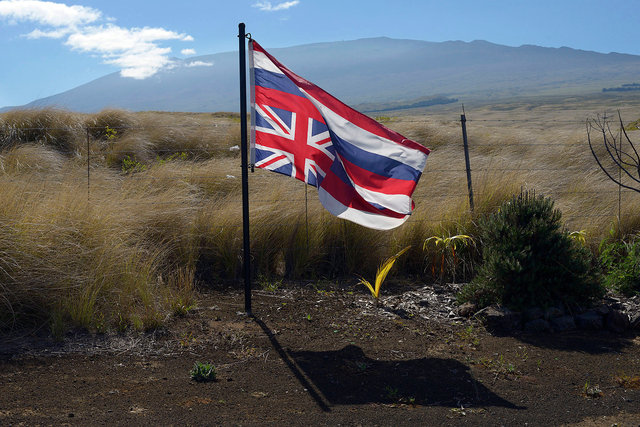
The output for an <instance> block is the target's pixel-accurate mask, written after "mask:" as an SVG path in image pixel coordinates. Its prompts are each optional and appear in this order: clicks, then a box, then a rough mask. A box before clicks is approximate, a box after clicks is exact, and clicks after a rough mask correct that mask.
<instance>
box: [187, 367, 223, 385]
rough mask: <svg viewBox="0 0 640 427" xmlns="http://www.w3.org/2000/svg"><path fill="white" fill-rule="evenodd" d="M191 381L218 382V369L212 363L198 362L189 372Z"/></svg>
mask: <svg viewBox="0 0 640 427" xmlns="http://www.w3.org/2000/svg"><path fill="white" fill-rule="evenodd" d="M189 373H190V375H191V379H192V380H195V381H198V382H207V381H215V380H216V375H217V372H216V368H215V367H214V366H213V365H212V364H211V363H202V362H196V363H194V364H193V368H191V371H190V372H189Z"/></svg>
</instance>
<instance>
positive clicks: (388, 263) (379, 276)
mask: <svg viewBox="0 0 640 427" xmlns="http://www.w3.org/2000/svg"><path fill="white" fill-rule="evenodd" d="M410 248H411V246H407V247H406V248H404V249H402V250H401V251H400V252H398V253H397V254H395V255H394V256H392V257H390V258H388V259H387V260H385V261H384V262H383V263H382V264H380V267H378V272H377V273H376V280H375V283H374V284H373V285H371V283H370V282H369V281H368V280H366V279H365V278H364V277H360V281H359V282H358V283H359V284H362V285H364V286H366V287H367V289H369V291H371V295H372V296H373V298H374V299H375V301H376V303H378V301H379V298H380V288H381V287H382V283H383V282H384V281H385V279H386V278H387V275H388V274H389V271H390V270H391V267H393V264H395V262H396V260H397V259H398V258H399V257H400V255H402V254H403V253H405V252H406V251H408V250H409V249H410Z"/></svg>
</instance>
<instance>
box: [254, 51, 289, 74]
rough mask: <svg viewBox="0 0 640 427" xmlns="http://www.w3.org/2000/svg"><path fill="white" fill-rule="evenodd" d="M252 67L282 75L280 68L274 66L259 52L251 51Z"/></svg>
mask: <svg viewBox="0 0 640 427" xmlns="http://www.w3.org/2000/svg"><path fill="white" fill-rule="evenodd" d="M253 66H254V67H255V68H260V69H263V70H266V71H271V72H272V73H277V74H284V73H283V72H282V70H280V68H278V67H277V66H276V64H274V63H273V62H271V60H270V59H269V58H267V55H265V54H264V53H263V52H260V51H255V50H254V51H253Z"/></svg>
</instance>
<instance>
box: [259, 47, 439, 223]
mask: <svg viewBox="0 0 640 427" xmlns="http://www.w3.org/2000/svg"><path fill="white" fill-rule="evenodd" d="M249 54H250V70H251V75H250V79H251V148H252V150H251V162H252V164H254V165H255V166H256V167H258V168H263V169H268V170H271V171H274V172H278V173H281V174H284V175H288V176H290V177H292V178H296V179H299V180H301V181H304V182H305V183H307V184H309V185H312V186H314V187H317V189H318V197H319V199H320V202H321V203H322V205H323V206H324V208H325V209H327V210H328V211H329V212H330V213H331V214H333V215H335V216H337V217H339V218H343V219H347V220H349V221H352V222H355V223H357V224H360V225H363V226H365V227H369V228H374V229H378V230H388V229H391V228H395V227H397V226H399V225H401V224H402V223H404V222H405V221H406V220H407V218H408V217H409V215H411V212H412V210H413V208H414V203H413V201H412V199H411V195H412V194H413V191H414V190H415V188H416V185H417V184H418V180H419V179H420V176H421V175H422V171H423V170H424V167H425V163H426V161H427V156H428V155H429V149H428V148H426V147H424V146H422V145H420V144H418V143H417V142H415V141H412V140H409V139H407V138H405V137H403V136H402V135H400V134H399V133H397V132H394V131H392V130H391V129H388V128H386V127H385V126H383V125H381V124H379V123H378V122H376V121H375V120H373V119H372V118H370V117H368V116H365V115H364V114H361V113H359V112H357V111H356V110H354V109H352V108H350V107H348V106H347V105H345V104H343V103H342V102H341V101H339V100H338V99H336V98H334V97H333V96H331V95H330V94H328V93H327V92H325V91H324V90H322V89H321V88H319V87H318V86H316V85H314V84H313V83H311V82H309V81H307V80H305V79H303V78H302V77H300V76H298V75H296V74H294V73H293V72H292V71H291V70H289V69H288V68H287V67H285V66H284V65H282V64H281V63H280V62H279V61H278V60H277V59H275V58H274V57H273V56H271V55H270V54H269V53H267V51H265V50H264V49H263V48H262V46H260V45H259V44H258V43H257V42H256V41H255V40H250V41H249Z"/></svg>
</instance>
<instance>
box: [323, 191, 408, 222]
mask: <svg viewBox="0 0 640 427" xmlns="http://www.w3.org/2000/svg"><path fill="white" fill-rule="evenodd" d="M318 198H319V199H320V203H322V206H324V208H325V209H326V210H328V211H329V213H331V214H332V215H334V216H337V217H338V218H342V219H346V220H349V221H352V222H355V223H356V224H360V225H363V226H365V227H369V228H373V229H375V230H391V229H392V228H396V227H398V226H399V225H402V224H403V223H404V222H405V221H406V220H407V219H408V218H409V215H405V216H404V217H402V218H393V217H389V216H384V215H378V214H374V213H371V212H364V211H361V210H358V209H354V208H350V207H348V206H345V205H343V204H342V203H340V202H339V201H338V200H336V199H335V198H333V196H332V195H331V194H329V193H328V192H327V191H326V190H325V189H324V188H322V187H320V188H318Z"/></svg>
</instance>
